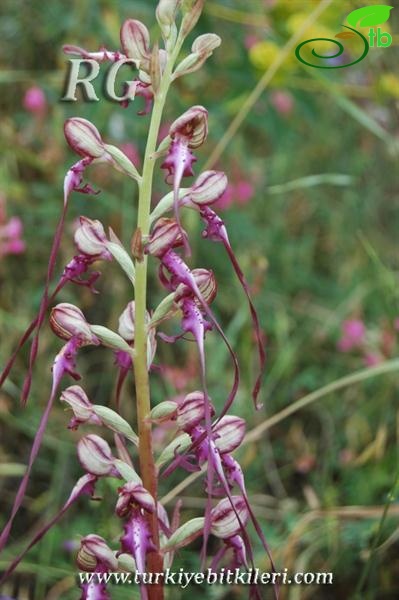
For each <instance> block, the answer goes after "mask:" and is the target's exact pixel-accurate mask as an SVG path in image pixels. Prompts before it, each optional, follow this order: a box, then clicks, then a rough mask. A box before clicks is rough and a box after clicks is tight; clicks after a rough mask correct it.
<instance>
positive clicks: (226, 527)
mask: <svg viewBox="0 0 399 600" xmlns="http://www.w3.org/2000/svg"><path fill="white" fill-rule="evenodd" d="M232 500H233V504H234V508H235V511H234V509H233V507H232V505H231V502H230V500H229V498H224V500H221V501H220V502H219V504H217V505H216V506H215V508H214V509H213V510H212V512H211V519H212V526H211V533H213V535H215V536H216V537H218V538H221V539H223V540H224V539H227V538H230V537H232V536H233V535H237V534H238V533H240V532H241V530H242V526H244V525H245V524H246V523H247V521H248V509H247V507H246V504H245V500H244V498H242V497H241V496H232ZM236 513H237V514H238V516H239V519H240V521H241V524H240V522H239V520H238V519H237V515H236Z"/></svg>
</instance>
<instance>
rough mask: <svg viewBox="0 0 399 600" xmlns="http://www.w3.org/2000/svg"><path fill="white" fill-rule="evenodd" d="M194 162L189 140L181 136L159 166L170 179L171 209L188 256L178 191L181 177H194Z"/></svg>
mask: <svg viewBox="0 0 399 600" xmlns="http://www.w3.org/2000/svg"><path fill="white" fill-rule="evenodd" d="M196 160H197V159H196V157H195V156H194V154H193V153H192V152H191V150H190V148H189V139H188V138H186V137H183V136H176V138H175V139H174V140H172V142H171V144H170V148H169V153H168V156H167V157H166V159H165V160H164V162H163V163H162V165H161V168H162V169H167V170H168V177H167V179H169V178H171V179H172V181H173V209H174V214H175V219H176V222H177V224H178V226H179V229H180V232H181V235H182V239H183V243H184V247H185V251H186V254H187V255H189V254H190V247H189V245H188V241H187V236H186V234H185V232H184V230H183V229H182V226H181V223H180V214H179V190H180V187H181V182H182V179H183V177H191V176H192V175H194V171H193V164H194V163H195V162H196Z"/></svg>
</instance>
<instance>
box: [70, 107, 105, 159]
mask: <svg viewBox="0 0 399 600" xmlns="http://www.w3.org/2000/svg"><path fill="white" fill-rule="evenodd" d="M64 134H65V138H66V141H67V142H68V144H69V145H70V147H71V148H72V150H74V151H75V152H76V153H77V154H80V156H84V157H87V156H89V157H90V158H100V157H102V156H103V155H104V143H103V141H102V139H101V135H100V133H99V131H98V129H97V128H96V127H95V126H94V125H93V123H90V121H88V120H87V119H82V118H80V117H72V118H71V119H67V120H66V121H65V125H64Z"/></svg>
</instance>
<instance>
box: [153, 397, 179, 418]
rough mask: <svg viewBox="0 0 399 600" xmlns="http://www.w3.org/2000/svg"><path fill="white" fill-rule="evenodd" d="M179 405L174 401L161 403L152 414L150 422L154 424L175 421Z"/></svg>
mask: <svg viewBox="0 0 399 600" xmlns="http://www.w3.org/2000/svg"><path fill="white" fill-rule="evenodd" d="M178 406H179V405H178V403H177V402H174V401H173V400H166V401H165V402H160V404H157V406H154V408H153V409H152V410H151V412H150V420H151V421H152V422H153V423H163V422H164V421H170V420H171V419H174V418H175V417H176V414H177V409H178Z"/></svg>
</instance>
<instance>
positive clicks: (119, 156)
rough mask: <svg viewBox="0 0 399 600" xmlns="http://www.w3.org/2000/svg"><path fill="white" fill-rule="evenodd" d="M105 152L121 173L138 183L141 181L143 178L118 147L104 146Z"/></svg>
mask: <svg viewBox="0 0 399 600" xmlns="http://www.w3.org/2000/svg"><path fill="white" fill-rule="evenodd" d="M104 150H106V152H107V153H108V155H109V156H110V157H111V159H112V164H113V166H114V167H115V168H116V169H117V170H118V171H121V173H125V174H126V175H128V176H129V177H131V178H132V179H135V180H136V181H141V176H140V174H139V172H138V170H137V169H136V167H135V166H134V164H133V163H132V161H131V160H130V158H129V157H128V156H126V154H125V153H124V152H122V150H121V149H120V148H118V147H117V146H112V145H111V144H104Z"/></svg>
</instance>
